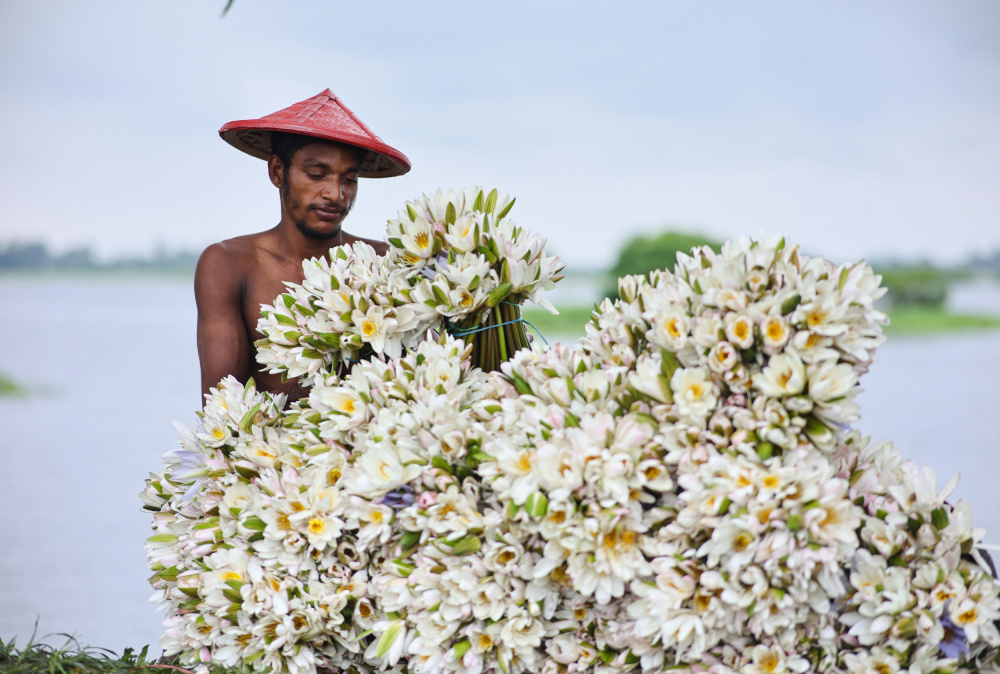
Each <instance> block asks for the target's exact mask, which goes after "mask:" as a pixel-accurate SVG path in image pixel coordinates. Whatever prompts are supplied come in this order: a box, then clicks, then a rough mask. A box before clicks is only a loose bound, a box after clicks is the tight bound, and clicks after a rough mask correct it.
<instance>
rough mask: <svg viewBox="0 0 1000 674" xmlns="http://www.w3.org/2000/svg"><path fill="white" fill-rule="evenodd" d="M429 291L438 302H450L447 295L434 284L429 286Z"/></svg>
mask: <svg viewBox="0 0 1000 674" xmlns="http://www.w3.org/2000/svg"><path fill="white" fill-rule="evenodd" d="M431 292H433V293H434V299H436V300H437V301H438V304H446V305H447V304H450V302H448V296H447V295H445V294H444V291H443V290H441V288H440V287H438V286H436V285H432V286H431Z"/></svg>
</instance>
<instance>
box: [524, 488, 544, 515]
mask: <svg viewBox="0 0 1000 674" xmlns="http://www.w3.org/2000/svg"><path fill="white" fill-rule="evenodd" d="M524 510H525V512H527V513H528V514H529V515H531V516H532V517H534V518H535V519H538V518H540V517H545V513H547V512H548V510H549V499H548V497H547V496H546V495H545V494H544V493H543V492H540V491H536V492H532V493H531V495H529V496H528V500H527V501H525V503H524Z"/></svg>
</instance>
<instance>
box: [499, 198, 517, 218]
mask: <svg viewBox="0 0 1000 674" xmlns="http://www.w3.org/2000/svg"><path fill="white" fill-rule="evenodd" d="M515 201H517V199H511V200H510V203H509V204H507V205H506V206H504V208H503V210H502V211H500V212H499V213H498V214H497V220H501V219H503V218H505V217H507V214H508V213H510V209H512V208H514V202H515Z"/></svg>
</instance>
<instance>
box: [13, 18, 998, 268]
mask: <svg viewBox="0 0 1000 674" xmlns="http://www.w3.org/2000/svg"><path fill="white" fill-rule="evenodd" d="M224 5H225V0H142V1H141V2H139V1H136V0H107V1H101V2H92V3H80V2H74V1H72V0H0V101H2V104H0V123H2V125H3V127H4V128H5V132H4V138H5V140H6V142H5V149H6V152H3V153H2V154H0V246H2V245H3V244H4V243H5V242H9V241H12V240H18V241H42V242H45V243H47V244H49V245H50V246H51V247H53V248H54V249H56V250H66V249H69V248H72V247H76V246H90V247H92V248H93V249H94V250H95V251H97V252H98V253H99V254H100V255H102V256H105V257H108V256H115V255H122V254H130V253H140V254H141V253H147V252H150V251H152V250H154V249H155V248H156V247H164V248H166V249H168V250H179V249H188V250H200V249H201V248H202V247H204V246H205V245H207V244H209V243H211V242H213V241H218V240H221V239H225V238H228V237H232V236H237V235H240V234H245V233H249V232H254V231H261V230H264V229H267V228H269V227H272V226H274V225H275V224H276V223H277V221H278V218H279V215H280V213H279V207H278V195H277V192H276V190H275V189H274V188H273V187H272V186H271V184H270V182H269V181H268V179H267V175H266V170H265V163H264V162H262V161H260V160H258V159H254V158H252V157H249V156H247V155H244V154H242V153H240V152H238V151H237V150H235V149H233V148H232V147H230V146H229V145H227V144H226V143H225V142H223V141H222V140H221V139H219V137H218V134H217V131H218V128H219V127H220V126H222V125H223V124H224V123H225V122H228V121H230V120H234V119H248V118H254V117H259V116H262V115H265V114H268V113H271V112H274V111H276V110H279V109H281V108H284V107H286V106H288V105H290V104H292V103H294V102H296V101H300V100H303V99H306V98H309V97H311V96H313V95H315V94H317V93H319V92H320V91H322V90H324V89H326V88H328V87H329V88H331V89H332V90H333V91H334V92H335V93H336V94H337V95H338V96H340V98H341V99H342V100H343V101H344V103H345V104H346V105H348V106H349V107H350V108H351V109H353V110H354V112H355V113H357V114H358V115H359V116H360V117H361V119H363V120H364V121H365V122H366V123H367V124H368V126H369V127H371V128H372V129H373V130H374V131H375V133H377V134H378V135H379V136H380V137H381V138H382V139H383V140H384V141H385V142H387V143H388V144H390V145H392V146H393V147H396V148H397V149H399V150H401V151H402V152H403V153H405V154H406V155H407V156H408V157H409V158H410V159H411V161H412V162H413V169H412V171H410V173H408V174H407V175H405V176H402V177H398V178H390V179H380V180H365V181H363V182H362V184H361V186H360V189H359V196H358V201H357V204H356V206H355V209H354V211H353V212H352V214H351V215H350V216H349V218H348V220H347V221H346V223H345V228H346V229H347V230H348V231H351V232H352V233H356V234H361V235H365V236H373V237H381V236H382V234H383V232H384V225H385V220H386V219H387V218H390V217H393V216H394V215H395V213H396V211H397V210H398V209H400V208H402V207H403V205H404V203H405V201H406V200H407V199H412V198H414V197H417V196H418V195H419V194H421V193H423V192H431V191H433V190H435V189H437V188H439V187H443V188H448V187H463V186H466V185H483V186H486V187H494V186H495V187H497V188H498V189H499V190H500V191H502V192H507V193H510V194H511V195H513V196H515V197H516V198H517V205H516V206H515V208H514V211H513V212H512V217H514V219H516V220H517V222H518V223H519V224H521V225H523V226H525V227H527V228H529V229H531V230H533V231H538V232H541V233H543V234H544V235H545V236H547V237H548V238H549V242H550V245H551V247H552V249H553V250H554V251H555V252H556V253H558V254H559V255H560V256H562V257H563V258H564V260H565V261H566V262H567V264H568V266H569V269H571V270H572V269H573V268H578V269H591V268H597V267H602V266H608V265H610V264H611V263H612V262H613V261H614V257H615V254H616V252H617V250H618V248H619V247H620V245H621V244H622V243H623V242H624V241H625V240H626V239H627V238H628V237H629V236H632V235H635V234H639V233H647V232H654V231H657V230H660V229H664V228H666V227H672V228H675V229H683V230H688V231H700V232H703V233H705V234H708V235H710V236H713V237H716V238H720V239H723V238H732V237H738V236H741V235H747V234H749V235H757V234H760V233H767V234H774V233H782V234H784V235H786V236H787V237H788V238H789V239H790V240H791V241H792V242H795V243H798V244H800V245H801V246H802V247H803V248H805V249H806V250H808V251H809V252H811V253H818V254H823V255H827V256H829V257H831V258H833V259H835V260H837V261H842V260H847V259H857V258H861V257H867V258H868V259H885V258H890V257H892V258H899V259H931V260H935V261H938V262H942V263H949V262H955V261H958V260H961V259H963V258H965V257H967V256H969V255H971V254H989V253H992V252H994V251H998V250H1000V4H998V3H996V2H995V1H994V0H982V1H972V0H935V1H928V0H880V1H879V2H870V1H867V0H843V1H841V2H837V3H803V2H798V1H794V0H780V1H779V0H759V1H755V2H753V3H748V2H742V1H736V0H718V1H715V2H703V1H699V0H690V1H688V0H657V1H651V2H622V3H615V4H614V5H612V4H611V3H607V2H588V1H580V0H578V1H576V2H564V1H561V0H552V1H550V2H537V1H531V2H527V1H526V2H522V1H520V0H513V1H505V2H503V3H499V2H485V1H484V2H468V1H466V0H461V1H459V0H456V1H449V2H445V1H441V0H422V1H421V2H411V1H406V0H384V1H382V2H378V3H364V2H353V3H346V2H341V1H339V0H295V1H289V2H283V3H277V2H273V1H271V0H235V2H234V4H233V7H232V9H231V10H230V12H229V13H228V14H227V15H226V16H224V17H222V16H221V10H222V8H223V6H224Z"/></svg>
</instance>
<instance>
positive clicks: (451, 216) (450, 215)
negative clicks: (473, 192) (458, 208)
mask: <svg viewBox="0 0 1000 674" xmlns="http://www.w3.org/2000/svg"><path fill="white" fill-rule="evenodd" d="M457 219H458V213H456V212H455V204H453V203H451V202H450V201H449V202H448V207H447V208H446V209H444V221H445V222H446V223H448V224H449V225H454V224H455V220H457Z"/></svg>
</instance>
